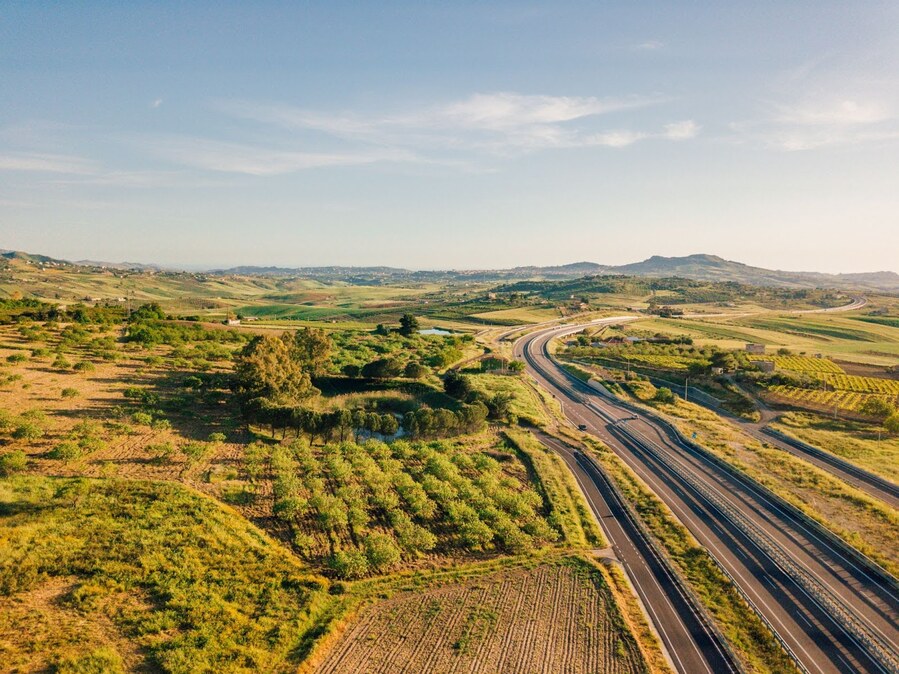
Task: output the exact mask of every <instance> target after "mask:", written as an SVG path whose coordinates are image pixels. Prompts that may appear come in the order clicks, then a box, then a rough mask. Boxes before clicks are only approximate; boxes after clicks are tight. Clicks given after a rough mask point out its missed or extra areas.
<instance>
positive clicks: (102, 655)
mask: <svg viewBox="0 0 899 674" xmlns="http://www.w3.org/2000/svg"><path fill="white" fill-rule="evenodd" d="M55 671H56V674H124V673H125V666H124V664H123V663H122V658H120V657H119V654H118V653H116V652H115V651H114V650H113V649H112V648H110V647H108V646H103V647H102V648H98V649H96V650H95V651H91V652H90V653H86V654H84V655H79V656H76V657H73V658H65V659H62V660H60V661H59V662H57V663H56V669H55Z"/></svg>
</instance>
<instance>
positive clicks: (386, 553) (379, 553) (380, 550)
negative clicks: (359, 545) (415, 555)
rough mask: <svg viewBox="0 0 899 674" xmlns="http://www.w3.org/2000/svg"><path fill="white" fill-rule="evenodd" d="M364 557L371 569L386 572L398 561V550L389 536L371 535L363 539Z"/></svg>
mask: <svg viewBox="0 0 899 674" xmlns="http://www.w3.org/2000/svg"><path fill="white" fill-rule="evenodd" d="M365 557H366V559H368V563H369V566H371V567H372V568H374V569H377V570H378V571H387V570H389V569H390V568H392V567H393V566H395V565H396V564H397V562H399V561H400V549H399V547H397V544H396V543H394V541H393V539H392V538H391V537H390V536H388V535H386V534H380V533H372V534H369V535H368V536H366V537H365Z"/></svg>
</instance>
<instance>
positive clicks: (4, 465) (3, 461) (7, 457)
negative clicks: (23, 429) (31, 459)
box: [0, 449, 28, 477]
mask: <svg viewBox="0 0 899 674" xmlns="http://www.w3.org/2000/svg"><path fill="white" fill-rule="evenodd" d="M27 467H28V456H27V455H26V454H25V452H23V451H22V450H21V449H16V450H13V451H11V452H5V453H3V454H0V475H2V476H4V477H6V476H8V475H12V474H14V473H21V472H22V471H23V470H25V469H26V468H27Z"/></svg>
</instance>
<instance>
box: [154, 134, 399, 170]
mask: <svg viewBox="0 0 899 674" xmlns="http://www.w3.org/2000/svg"><path fill="white" fill-rule="evenodd" d="M144 146H145V149H146V150H147V151H148V152H150V153H151V154H154V155H156V156H157V157H160V158H162V159H166V160H169V161H173V162H175V163H178V164H181V165H183V166H190V167H194V168H199V169H204V170H208V171H219V172H223V173H242V174H246V175H255V176H270V175H279V174H284V173H292V172H295V171H300V170H303V169H310V168H319V167H326V166H352V165H361V164H372V163H374V162H384V161H391V162H404V161H415V160H416V158H415V157H414V155H412V154H411V153H409V152H406V151H398V150H390V149H381V150H372V151H368V152H343V153H340V152H334V153H321V152H299V151H290V150H279V149H274V148H269V147H260V146H255V145H246V144H240V143H230V142H222V141H217V140H212V139H207V138H194V137H187V136H167V137H161V138H160V137H154V138H152V139H146V142H145V143H144Z"/></svg>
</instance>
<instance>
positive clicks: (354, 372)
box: [342, 363, 362, 379]
mask: <svg viewBox="0 0 899 674" xmlns="http://www.w3.org/2000/svg"><path fill="white" fill-rule="evenodd" d="M342 371H343V373H344V374H345V375H346V376H347V377H349V378H350V379H356V378H357V377H358V376H359V374H360V373H361V372H362V368H361V367H359V366H358V365H354V364H353V363H350V364H348V365H344V366H343V370H342Z"/></svg>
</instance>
